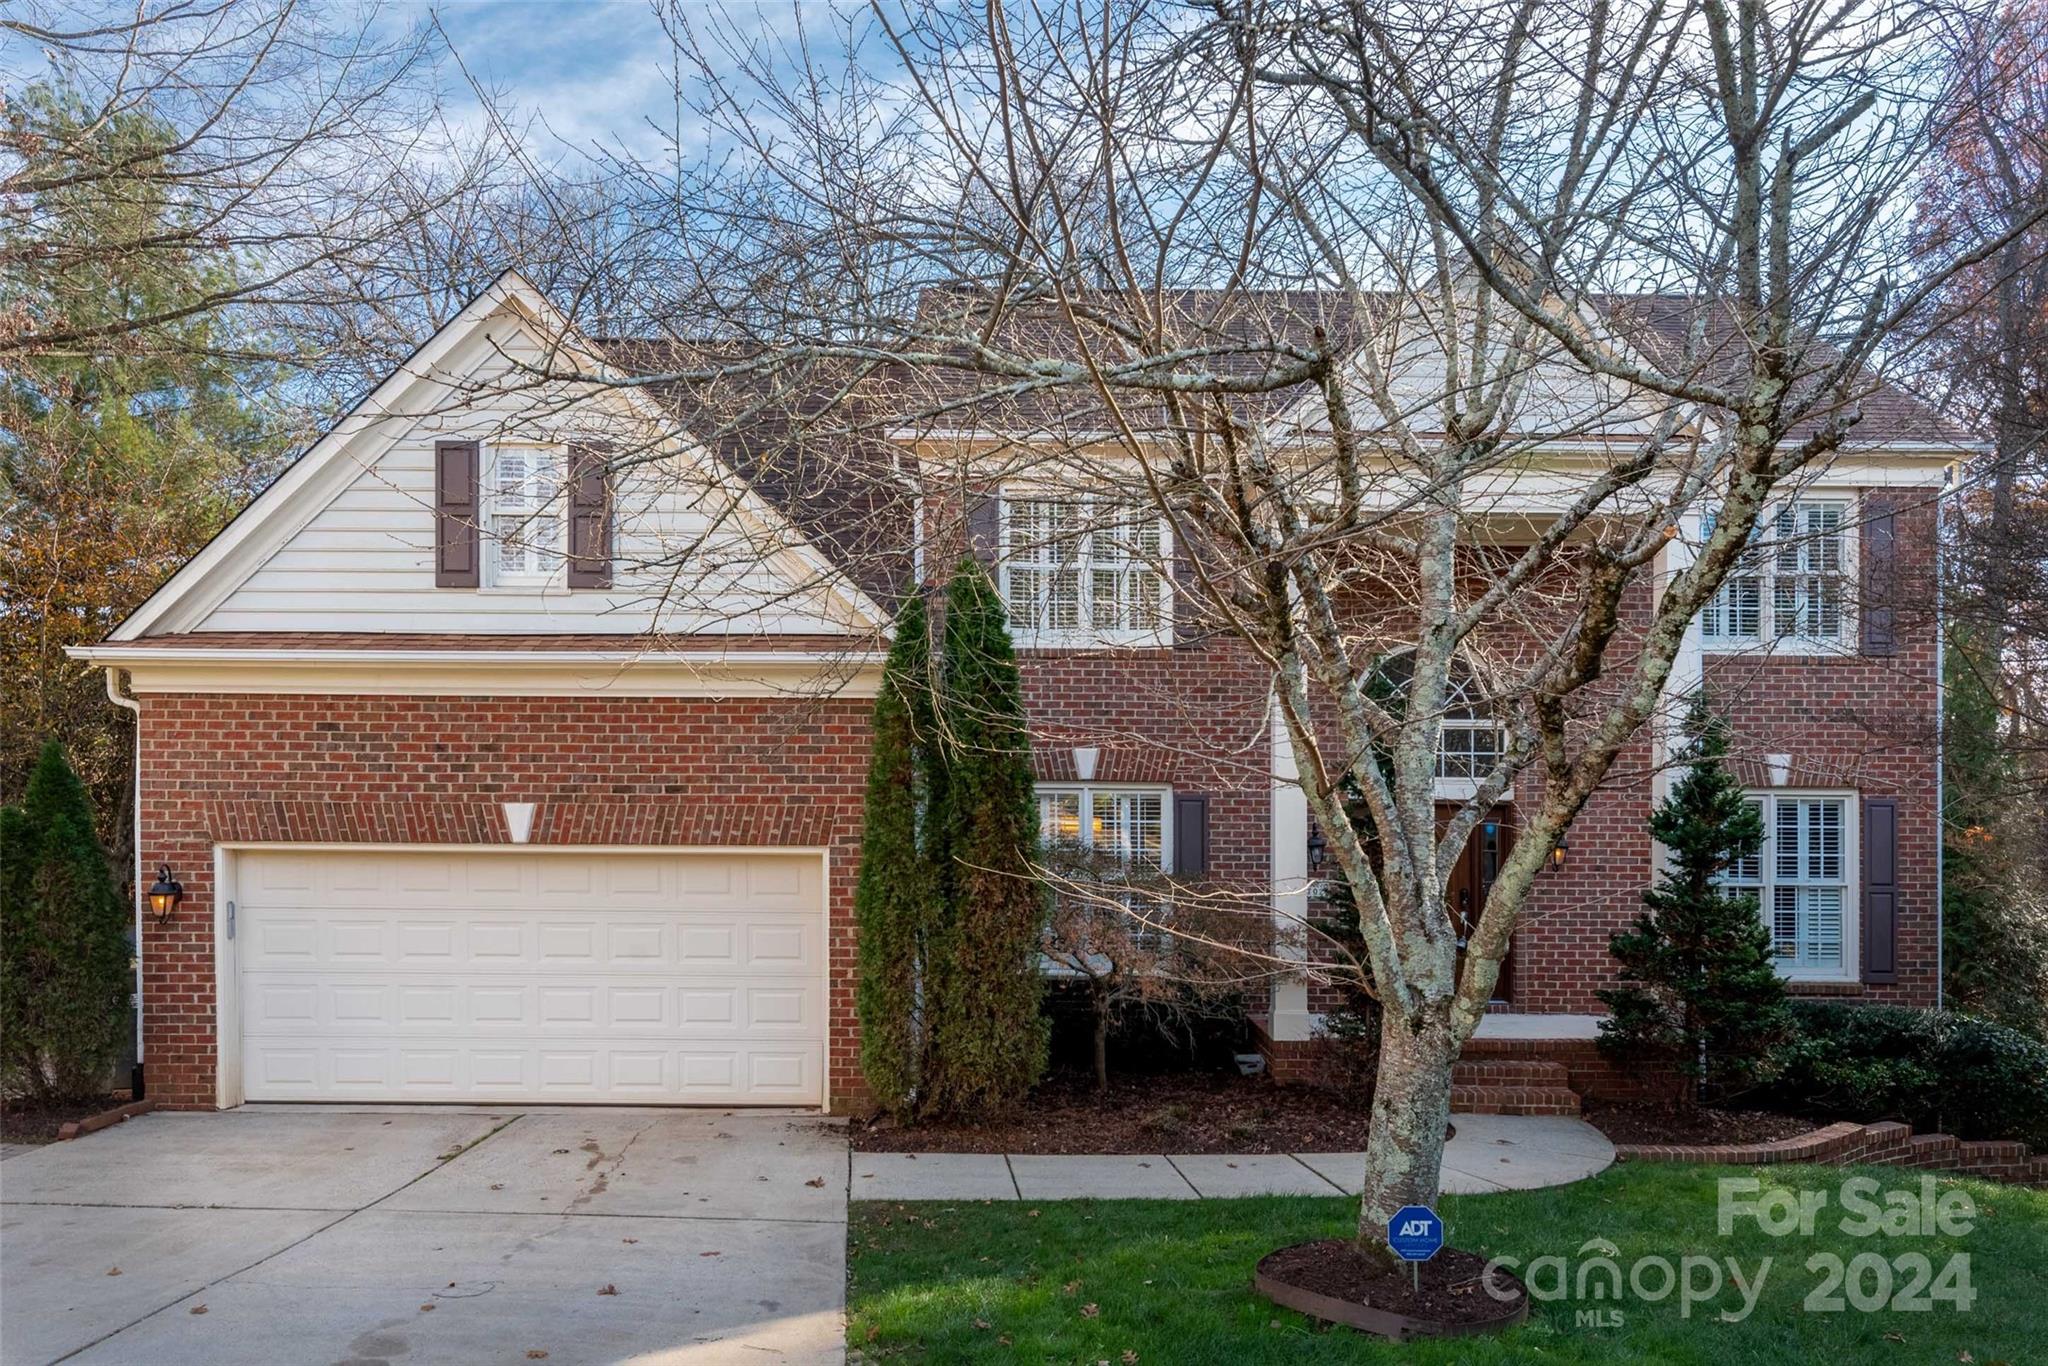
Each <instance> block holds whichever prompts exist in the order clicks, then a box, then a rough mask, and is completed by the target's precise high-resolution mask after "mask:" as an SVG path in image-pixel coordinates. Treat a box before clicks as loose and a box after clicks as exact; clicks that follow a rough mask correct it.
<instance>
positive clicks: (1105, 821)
mask: <svg viewBox="0 0 2048 1366" xmlns="http://www.w3.org/2000/svg"><path fill="white" fill-rule="evenodd" d="M1170 805H1171V803H1170V802H1169V800H1168V795H1167V793H1165V792H1164V791H1162V790H1160V789H1157V788H1116V787H1075V788H1040V789H1039V790H1038V825H1039V833H1040V835H1041V837H1042V838H1043V839H1044V840H1045V842H1046V844H1047V845H1048V846H1050V847H1053V848H1054V849H1055V850H1057V848H1059V847H1065V848H1067V849H1072V850H1081V851H1087V852H1091V853H1094V854H1098V855H1104V856H1106V857H1105V858H1102V859H1099V860H1097V861H1095V862H1093V863H1092V864H1091V865H1090V866H1089V870H1088V872H1087V874H1086V876H1088V877H1090V878H1091V879H1101V880H1102V882H1104V883H1106V884H1107V885H1096V886H1093V887H1091V888H1089V889H1088V890H1087V891H1086V892H1085V896H1086V898H1087V899H1086V900H1084V901H1082V902H1081V903H1079V904H1081V905H1083V906H1095V907H1098V908H1101V909H1104V910H1107V909H1108V905H1107V904H1105V903H1109V904H1117V903H1120V904H1121V905H1122V906H1123V907H1124V910H1125V911H1126V912H1128V913H1129V915H1130V917H1131V930H1132V937H1133V938H1134V939H1135V940H1136V942H1137V943H1139V944H1140V945H1142V946H1143V947H1145V948H1148V949H1156V948H1158V947H1159V946H1160V945H1161V944H1162V943H1163V942H1164V939H1163V937H1162V932H1161V931H1160V929H1159V925H1160V923H1161V922H1162V921H1164V920H1166V919H1168V918H1169V916H1170V914H1171V907H1170V906H1168V905H1167V904H1166V903H1164V902H1163V901H1161V900H1160V899H1159V898H1158V894H1157V892H1156V890H1155V891H1149V892H1148V891H1146V890H1144V889H1142V888H1141V887H1139V886H1136V885H1132V884H1133V883H1136V882H1138V881H1139V880H1141V879H1143V878H1144V877H1145V876H1147V875H1149V874H1156V873H1160V872H1162V871H1164V870H1165V867H1166V861H1167V860H1166V838H1167V829H1166V813H1167V811H1168V810H1169V809H1170ZM1054 861H1055V863H1057V861H1058V860H1057V856H1056V855H1055V860H1054ZM1124 874H1128V876H1129V878H1130V879H1131V881H1130V882H1126V881H1124ZM1069 890H1070V891H1071V890H1072V889H1071V888H1070V889H1069ZM1112 913H1113V912H1112Z"/></svg>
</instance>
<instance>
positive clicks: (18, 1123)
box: [0, 1091, 128, 1143]
mask: <svg viewBox="0 0 2048 1366" xmlns="http://www.w3.org/2000/svg"><path fill="white" fill-rule="evenodd" d="M127 1103H128V1093H127V1092H126V1091H117V1092H115V1093H113V1094H112V1095H109V1096H107V1097H106V1098H105V1099H104V1100H94V1101H87V1102H86V1103H85V1104H83V1105H30V1104H28V1103H26V1102H24V1101H18V1100H10V1101H7V1102H6V1103H5V1104H4V1105H0V1139H4V1140H5V1141H7V1142H9V1143H55V1142H56V1141H57V1131H58V1130H59V1129H61V1128H63V1127H64V1126H65V1125H66V1124H68V1123H70V1122H71V1121H72V1120H75V1119H91V1118H92V1117H93V1116H94V1115H97V1114H101V1113H103V1112H104V1111H107V1110H111V1109H113V1108H114V1107H115V1106H117V1105H126V1104H127Z"/></svg>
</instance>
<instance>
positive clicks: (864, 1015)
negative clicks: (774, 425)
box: [853, 593, 940, 1115]
mask: <svg viewBox="0 0 2048 1366" xmlns="http://www.w3.org/2000/svg"><path fill="white" fill-rule="evenodd" d="M931 666H932V658H931V622H930V619H929V617H928V616H927V614H926V612H925V606H924V598H923V595H922V594H919V593H912V594H910V595H909V596H908V597H906V598H904V600H903V603H902V605H901V606H900V607H898V608H897V611H896V634H895V638H894V640H893V641H892V643H891V644H890V647H889V658H888V662H887V664H886V665H884V667H883V671H882V685H881V689H880V691H879V692H878V693H877V694H876V696H875V720H874V751H873V755H872V757H871V758H870V759H869V761H868V786H867V800H866V804H865V805H864V806H863V807H862V810H861V843H860V880H859V882H858V883H856V884H855V886H854V891H853V913H854V922H855V925H856V926H857V929H858V932H859V936H860V990H859V1008H860V1067H861V1075H862V1076H864V1077H865V1078H866V1079H867V1083H868V1089H869V1090H870V1091H871V1092H872V1093H873V1094H874V1097H875V1101H876V1103H877V1104H879V1105H880V1106H881V1107H882V1108H883V1109H885V1110H888V1111H890V1112H891V1113H894V1114H898V1115H901V1114H905V1113H908V1112H909V1111H910V1109H911V1107H912V1105H913V1103H914V1101H915V1099H916V1096H917V1092H918V1085H919V1082H920V1080H921V1079H922V1077H923V1075H924V1071H925V1057H924V1041H925V1037H926V1031H925V1030H924V1028H923V1023H922V1021H921V1019H920V1014H921V1012H920V1008H919V992H920V984H921V983H922V982H924V981H925V979H926V978H927V977H928V976H929V968H928V965H927V962H926V955H927V953H928V952H929V951H930V949H931V946H932V933H933V930H934V928H935V926H936V925H937V923H938V917H939V908H940V902H939V898H938V886H937V878H936V876H935V868H934V860H933V858H932V851H931V850H930V849H929V848H928V847H927V845H928V843H929V842H930V840H931V836H932V822H933V816H934V812H933V810H932V808H931V794H932V789H933V784H932V782H931V781H930V770H931V768H932V764H933V762H934V745H933V742H934V740H935V738H936V737H935V735H934V728H933V718H932V714H931V713H932V709H931V700H930V699H931V695H932V694H931V687H930V679H931Z"/></svg>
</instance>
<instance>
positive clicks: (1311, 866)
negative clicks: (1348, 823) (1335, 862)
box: [1308, 817, 1330, 873]
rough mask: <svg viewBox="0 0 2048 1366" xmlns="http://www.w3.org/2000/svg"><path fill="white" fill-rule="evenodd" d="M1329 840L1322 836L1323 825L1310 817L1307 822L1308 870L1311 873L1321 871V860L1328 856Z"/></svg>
mask: <svg viewBox="0 0 2048 1366" xmlns="http://www.w3.org/2000/svg"><path fill="white" fill-rule="evenodd" d="M1329 853H1330V842H1329V841H1328V840H1326V839H1324V838H1323V827H1322V826H1320V825H1317V824H1316V823H1315V818H1314V817H1310V818H1309V823H1308V870H1309V871H1310V872H1311V873H1320V872H1322V871H1323V860H1324V859H1326V858H1327V857H1328V856H1329Z"/></svg>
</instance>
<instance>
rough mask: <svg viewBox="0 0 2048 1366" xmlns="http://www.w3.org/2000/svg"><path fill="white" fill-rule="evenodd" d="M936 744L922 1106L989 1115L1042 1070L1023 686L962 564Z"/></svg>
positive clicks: (996, 621)
mask: <svg viewBox="0 0 2048 1366" xmlns="http://www.w3.org/2000/svg"><path fill="white" fill-rule="evenodd" d="M941 638H942V641H943V649H942V658H941V673H942V677H943V683H944V691H943V693H942V694H941V700H940V703H939V716H938V723H939V744H940V746H941V747H942V748H943V751H944V755H945V759H944V763H945V767H946V769H947V778H946V799H945V807H944V819H945V821H946V828H947V831H948V841H947V850H946V852H947V854H948V855H949V857H950V864H949V867H950V873H951V876H950V878H949V880H948V887H947V900H946V906H945V912H944V916H943V919H942V921H941V923H940V927H939V930H938V933H937V935H936V936H935V939H936V942H935V945H934V947H933V949H932V951H931V953H930V955H929V957H928V962H929V965H930V969H931V971H930V980H929V982H928V984H927V988H926V990H927V993H928V994H927V1002H928V1010H929V1015H928V1021H929V1028H930V1031H931V1041H930V1043H929V1044H928V1046H927V1047H928V1052H927V1054H926V1056H927V1059H928V1070H927V1074H926V1085H927V1093H928V1094H927V1098H926V1101H925V1107H926V1108H927V1109H928V1110H930V1111H932V1112H936V1113H947V1114H967V1113H974V1112H977V1111H985V1110H991V1109H995V1110H999V1109H1002V1108H1004V1107H1007V1106H1010V1105H1014V1104H1015V1103H1016V1102H1018V1101H1019V1100H1022V1099H1023V1098H1024V1095H1025V1093H1026V1092H1028V1091H1029V1090H1030V1089H1031V1087H1032V1086H1033V1085H1035V1084H1036V1083H1037V1081H1038V1079H1039V1077H1040V1076H1042V1075H1043V1074H1044V1072H1045V1063H1046V1049H1047V1046H1048V1042H1049V1035H1048V1026H1047V1023H1046V1020H1045V1018H1044V1016H1043V1014H1042V1013H1041V1012H1040V1010H1039V1002H1040V999H1041V998H1042V996H1043V994H1044V980H1043V977H1042V975H1041V973H1040V970H1039V959H1038V953H1039V944H1040V940H1041V936H1042V934H1043V931H1044V927H1045V921H1046V913H1047V908H1046V897H1045V890H1044V887H1043V886H1042V885H1041V883H1040V881H1039V879H1038V874H1037V864H1038V852H1039V837H1038V803H1037V800H1036V798H1035V796H1034V787H1033V783H1032V777H1031V739H1030V734H1029V732H1028V731H1027V730H1026V728H1025V724H1024V696H1023V689H1022V687H1021V685H1020V683H1019V680H1018V677H1017V659H1016V654H1015V652H1014V650H1013V649H1012V648H1011V645H1010V631H1009V626H1008V623H1007V622H1006V620H1005V618H1004V614H1003V604H1002V599H1001V598H1000V597H998V596H997V594H996V590H995V585H994V584H993V583H991V582H990V581H989V577H988V573H987V571H986V570H984V569H982V567H981V566H980V565H979V564H977V563H975V562H974V561H973V560H964V561H962V562H961V564H960V565H959V567H958V568H957V569H956V570H955V571H954V573H953V577H952V580H951V581H950V583H949V584H948V586H947V590H946V615H945V621H944V623H943V625H942V628H941Z"/></svg>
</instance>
